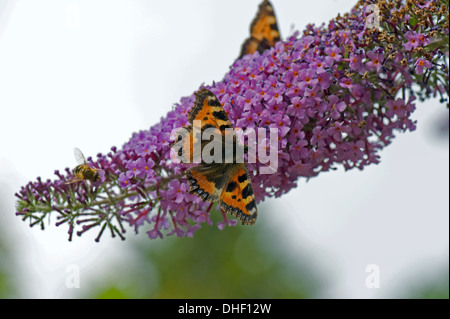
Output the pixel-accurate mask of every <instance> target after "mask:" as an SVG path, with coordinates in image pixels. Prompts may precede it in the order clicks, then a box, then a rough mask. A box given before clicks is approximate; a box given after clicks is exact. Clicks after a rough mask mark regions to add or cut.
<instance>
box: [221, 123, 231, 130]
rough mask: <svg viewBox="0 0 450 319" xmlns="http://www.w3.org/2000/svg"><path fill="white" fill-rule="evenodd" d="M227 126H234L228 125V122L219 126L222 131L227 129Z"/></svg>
mask: <svg viewBox="0 0 450 319" xmlns="http://www.w3.org/2000/svg"><path fill="white" fill-rule="evenodd" d="M226 128H232V127H231V126H230V125H228V124H227V125H225V124H224V125H221V126H220V127H219V129H220V130H221V131H225V129H226Z"/></svg>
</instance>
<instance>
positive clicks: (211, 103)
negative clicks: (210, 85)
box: [188, 89, 233, 131]
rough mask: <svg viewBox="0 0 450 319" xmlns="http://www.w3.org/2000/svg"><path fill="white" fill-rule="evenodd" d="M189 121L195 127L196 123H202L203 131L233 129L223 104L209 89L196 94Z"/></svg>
mask: <svg viewBox="0 0 450 319" xmlns="http://www.w3.org/2000/svg"><path fill="white" fill-rule="evenodd" d="M188 120H189V122H190V123H191V124H192V125H194V126H195V123H194V121H200V124H201V130H202V131H204V130H205V129H207V128H210V127H215V128H218V129H219V130H220V131H224V130H225V129H226V128H233V126H232V125H231V123H230V121H229V120H228V116H227V113H225V110H224V109H223V107H222V104H220V102H219V100H218V99H217V97H216V96H215V95H214V93H212V92H211V91H209V90H207V89H200V90H199V91H197V92H196V93H195V102H194V106H193V107H192V109H191V110H190V111H189V114H188Z"/></svg>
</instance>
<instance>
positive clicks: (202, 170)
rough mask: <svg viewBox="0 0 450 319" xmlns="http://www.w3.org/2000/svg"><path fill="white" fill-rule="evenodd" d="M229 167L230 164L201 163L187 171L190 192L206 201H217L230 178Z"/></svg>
mask: <svg viewBox="0 0 450 319" xmlns="http://www.w3.org/2000/svg"><path fill="white" fill-rule="evenodd" d="M229 169H230V166H229V165H222V164H200V165H198V166H195V167H192V168H190V169H189V170H188V171H187V172H186V176H187V180H188V182H189V187H190V193H191V194H196V195H198V196H199V197H200V198H201V199H203V200H204V201H206V202H215V201H217V200H218V199H219V197H220V194H221V193H222V191H223V188H224V187H225V185H226V184H227V183H228V181H229V179H230V175H229V174H227V171H228V170H229Z"/></svg>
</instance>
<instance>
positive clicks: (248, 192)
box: [242, 183, 253, 198]
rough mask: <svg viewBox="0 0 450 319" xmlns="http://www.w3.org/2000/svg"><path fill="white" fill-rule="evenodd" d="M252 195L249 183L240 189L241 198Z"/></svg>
mask: <svg viewBox="0 0 450 319" xmlns="http://www.w3.org/2000/svg"><path fill="white" fill-rule="evenodd" d="M252 195H253V190H252V187H251V185H250V183H249V184H247V186H245V187H244V189H243V190H242V197H243V198H247V197H249V196H252Z"/></svg>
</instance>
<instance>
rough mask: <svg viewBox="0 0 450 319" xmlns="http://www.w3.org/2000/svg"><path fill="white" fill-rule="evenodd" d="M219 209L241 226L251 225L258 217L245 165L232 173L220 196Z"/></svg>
mask: <svg viewBox="0 0 450 319" xmlns="http://www.w3.org/2000/svg"><path fill="white" fill-rule="evenodd" d="M220 207H221V208H222V209H223V210H224V211H225V212H227V213H229V214H231V215H234V216H236V217H237V218H239V219H240V221H241V222H242V224H243V225H253V224H254V223H255V221H256V217H257V215H258V212H257V209H256V202H255V195H254V193H253V188H252V183H251V180H250V174H249V173H248V169H247V167H246V165H245V164H240V165H239V166H238V167H237V168H236V169H235V171H234V172H233V174H232V176H231V178H230V179H229V181H228V183H227V186H226V187H225V188H224V189H223V191H222V193H221V195H220Z"/></svg>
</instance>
